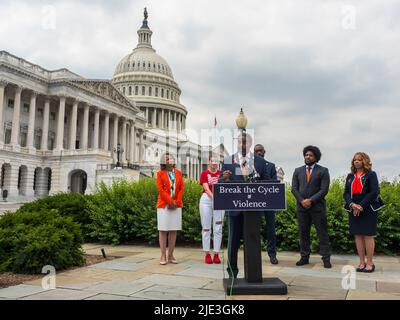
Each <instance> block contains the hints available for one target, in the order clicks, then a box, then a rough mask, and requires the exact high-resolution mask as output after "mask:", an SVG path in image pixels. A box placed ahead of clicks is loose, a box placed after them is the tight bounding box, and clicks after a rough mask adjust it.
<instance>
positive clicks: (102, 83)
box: [69, 80, 140, 112]
mask: <svg viewBox="0 0 400 320" xmlns="http://www.w3.org/2000/svg"><path fill="white" fill-rule="evenodd" d="M69 82H71V83H72V84H74V85H76V86H78V87H81V88H82V89H85V90H87V91H90V92H92V93H94V94H96V95H100V96H102V97H104V98H107V99H110V100H112V101H114V102H116V103H119V104H122V105H125V106H126V107H128V108H133V109H134V110H135V111H137V112H140V110H139V109H138V108H136V106H135V105H134V104H132V103H131V102H130V101H129V100H128V99H127V98H126V97H125V96H124V95H123V94H122V93H121V92H119V91H118V90H117V89H116V88H115V87H114V86H113V85H112V84H111V83H110V82H109V81H106V80H71V81H69Z"/></svg>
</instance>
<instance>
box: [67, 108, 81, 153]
mask: <svg viewBox="0 0 400 320" xmlns="http://www.w3.org/2000/svg"><path fill="white" fill-rule="evenodd" d="M78 105H79V101H78V100H75V101H74V103H73V105H72V112H71V126H70V130H69V149H70V150H75V149H76V128H77V121H78Z"/></svg>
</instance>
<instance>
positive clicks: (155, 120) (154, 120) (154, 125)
mask: <svg viewBox="0 0 400 320" xmlns="http://www.w3.org/2000/svg"><path fill="white" fill-rule="evenodd" d="M156 124H157V108H153V120H152V127H153V128H155V127H156Z"/></svg>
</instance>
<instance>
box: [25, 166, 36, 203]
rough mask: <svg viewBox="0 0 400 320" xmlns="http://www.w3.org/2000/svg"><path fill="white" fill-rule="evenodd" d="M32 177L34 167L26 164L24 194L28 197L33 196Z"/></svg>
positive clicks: (33, 175)
mask: <svg viewBox="0 0 400 320" xmlns="http://www.w3.org/2000/svg"><path fill="white" fill-rule="evenodd" d="M34 177H35V167H34V166H27V172H26V190H25V196H27V197H30V198H33V196H34V190H33V182H34Z"/></svg>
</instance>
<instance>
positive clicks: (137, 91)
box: [135, 86, 139, 96]
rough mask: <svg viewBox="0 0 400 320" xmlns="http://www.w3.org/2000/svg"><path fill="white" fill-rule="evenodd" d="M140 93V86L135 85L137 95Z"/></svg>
mask: <svg viewBox="0 0 400 320" xmlns="http://www.w3.org/2000/svg"><path fill="white" fill-rule="evenodd" d="M138 94H139V87H138V86H136V87H135V95H136V96H137V95H138Z"/></svg>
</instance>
